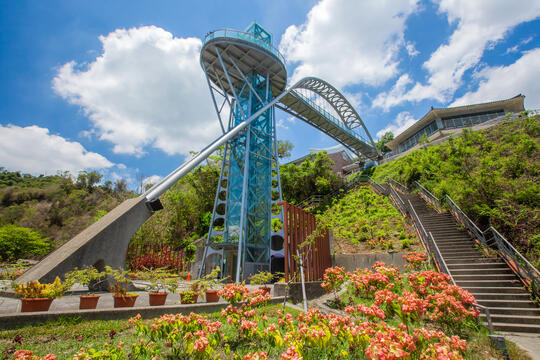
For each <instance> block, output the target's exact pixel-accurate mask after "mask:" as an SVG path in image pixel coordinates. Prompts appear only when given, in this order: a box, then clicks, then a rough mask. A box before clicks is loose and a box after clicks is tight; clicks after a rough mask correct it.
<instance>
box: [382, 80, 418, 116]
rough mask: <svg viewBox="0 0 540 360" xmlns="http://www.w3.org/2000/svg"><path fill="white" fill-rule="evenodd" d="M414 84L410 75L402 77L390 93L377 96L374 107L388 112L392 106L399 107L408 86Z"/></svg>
mask: <svg viewBox="0 0 540 360" xmlns="http://www.w3.org/2000/svg"><path fill="white" fill-rule="evenodd" d="M412 82H413V81H412V79H411V78H410V77H409V75H408V74H403V75H401V76H400V77H399V79H398V80H397V81H396V83H395V84H394V86H392V88H391V89H390V91H389V92H387V93H380V94H379V95H377V97H376V98H375V99H374V100H373V103H372V105H373V106H374V107H380V108H383V109H384V111H388V110H389V109H390V108H391V107H392V106H395V105H398V104H399V103H400V102H401V101H400V97H401V96H402V94H403V93H404V92H405V91H406V89H407V85H409V84H411V83H412Z"/></svg>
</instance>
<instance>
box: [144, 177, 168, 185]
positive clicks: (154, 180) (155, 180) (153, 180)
mask: <svg viewBox="0 0 540 360" xmlns="http://www.w3.org/2000/svg"><path fill="white" fill-rule="evenodd" d="M161 179H163V177H161V176H159V175H152V176H149V177H146V178H144V180H143V186H146V185H155V184H157V183H158V182H159V181H161Z"/></svg>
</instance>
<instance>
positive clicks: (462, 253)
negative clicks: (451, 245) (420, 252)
mask: <svg viewBox="0 0 540 360" xmlns="http://www.w3.org/2000/svg"><path fill="white" fill-rule="evenodd" d="M477 254H478V252H477V251H476V250H444V251H443V250H441V255H442V256H443V258H444V259H446V258H450V259H452V258H457V257H459V258H463V257H474V256H477Z"/></svg>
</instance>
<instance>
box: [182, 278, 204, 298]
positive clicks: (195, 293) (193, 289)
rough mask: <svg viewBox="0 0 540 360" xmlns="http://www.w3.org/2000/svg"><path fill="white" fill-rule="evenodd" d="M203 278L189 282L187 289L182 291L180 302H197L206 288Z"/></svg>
mask: <svg viewBox="0 0 540 360" xmlns="http://www.w3.org/2000/svg"><path fill="white" fill-rule="evenodd" d="M204 286H205V285H204V283H203V281H202V280H194V281H192V282H191V283H190V284H189V287H188V289H187V290H182V291H180V302H181V303H182V304H195V303H196V302H197V300H198V298H199V295H201V294H202V293H203V292H204V290H205V288H204Z"/></svg>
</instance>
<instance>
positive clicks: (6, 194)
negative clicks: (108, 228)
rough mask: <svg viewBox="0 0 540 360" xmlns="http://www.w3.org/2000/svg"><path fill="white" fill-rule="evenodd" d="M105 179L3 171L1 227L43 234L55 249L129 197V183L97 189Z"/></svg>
mask: <svg viewBox="0 0 540 360" xmlns="http://www.w3.org/2000/svg"><path fill="white" fill-rule="evenodd" d="M100 181H101V175H100V174H98V173H97V172H88V173H87V172H82V173H80V174H79V176H78V178H77V179H76V180H74V179H72V178H71V176H70V175H69V174H68V173H61V174H58V175H53V176H43V175H41V176H32V175H29V174H21V173H20V172H10V171H7V170H6V169H4V168H0V226H5V225H9V224H15V225H18V226H20V227H25V228H30V229H32V230H35V231H37V232H39V233H40V234H41V235H42V236H43V237H44V238H47V241H48V242H49V243H50V244H51V249H54V248H56V247H58V246H60V245H62V244H63V243H65V242H66V241H68V240H70V239H71V238H72V237H74V236H75V235H77V234H78V233H79V232H81V231H82V230H83V229H84V228H86V227H87V226H89V225H90V224H92V223H93V222H95V221H97V220H98V219H99V218H100V217H102V216H103V215H105V214H106V213H107V212H109V211H110V210H112V209H113V208H114V207H116V206H117V205H118V204H120V203H121V202H122V201H124V200H125V199H127V198H129V197H133V196H135V194H133V193H132V192H130V191H128V190H127V188H126V183H125V181H122V180H121V181H118V182H117V183H116V184H113V183H112V182H110V181H108V182H105V184H104V185H97V184H98V183H99V182H100Z"/></svg>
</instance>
